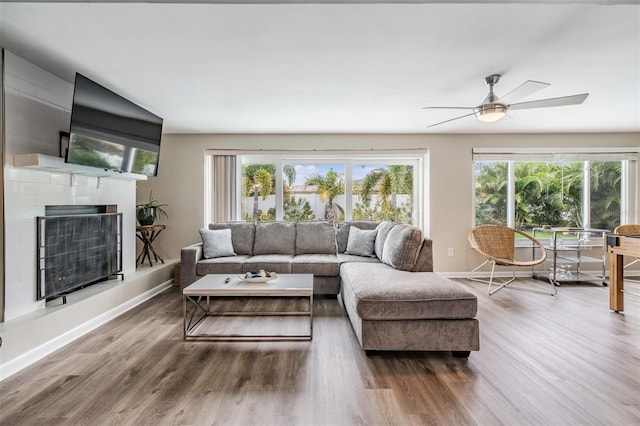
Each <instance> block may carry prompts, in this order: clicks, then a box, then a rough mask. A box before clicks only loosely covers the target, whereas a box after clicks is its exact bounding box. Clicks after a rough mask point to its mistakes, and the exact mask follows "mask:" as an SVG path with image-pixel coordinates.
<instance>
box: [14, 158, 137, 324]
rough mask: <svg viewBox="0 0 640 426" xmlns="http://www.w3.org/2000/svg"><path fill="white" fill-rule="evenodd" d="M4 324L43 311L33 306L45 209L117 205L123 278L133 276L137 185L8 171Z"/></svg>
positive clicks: (41, 305)
mask: <svg viewBox="0 0 640 426" xmlns="http://www.w3.org/2000/svg"><path fill="white" fill-rule="evenodd" d="M5 197H6V198H5V221H6V228H5V238H6V250H5V257H6V259H5V260H6V262H5V264H6V266H5V274H6V279H5V306H6V308H5V309H6V310H5V321H8V320H11V319H14V318H17V317H19V316H21V315H25V314H28V313H30V312H34V311H37V310H39V309H43V308H44V307H45V302H44V301H43V300H41V301H37V300H36V268H37V258H36V220H35V218H36V217H37V216H44V214H45V206H51V205H96V204H100V205H102V204H116V205H117V206H118V212H121V213H123V252H122V255H123V256H122V258H123V265H122V266H123V272H124V274H125V277H126V276H127V274H130V273H133V272H135V270H136V265H135V250H136V241H135V239H136V237H135V214H134V213H135V203H136V182H135V181H133V180H118V179H110V178H102V179H100V180H99V179H98V178H97V177H91V176H83V175H73V178H72V175H71V174H68V173H56V172H50V171H43V170H32V169H27V168H19V167H13V166H6V169H5Z"/></svg>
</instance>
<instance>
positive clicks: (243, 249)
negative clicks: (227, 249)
mask: <svg viewBox="0 0 640 426" xmlns="http://www.w3.org/2000/svg"><path fill="white" fill-rule="evenodd" d="M209 229H231V242H232V244H233V251H235V252H236V253H237V254H246V255H249V256H251V255H252V254H253V238H254V236H255V233H256V225H255V224H254V223H253V222H218V223H211V224H209Z"/></svg>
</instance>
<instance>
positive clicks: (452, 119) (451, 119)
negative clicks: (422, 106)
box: [427, 112, 475, 129]
mask: <svg viewBox="0 0 640 426" xmlns="http://www.w3.org/2000/svg"><path fill="white" fill-rule="evenodd" d="M470 115H475V112H472V113H471V114H465V115H461V116H459V117H456V118H450V119H449V120H444V121H440V122H438V123H436V124H431V125H429V126H427V129H428V128H429V127H433V126H439V125H440V124H444V123H448V122H450V121H454V120H458V119H460V118H464V117H469V116H470Z"/></svg>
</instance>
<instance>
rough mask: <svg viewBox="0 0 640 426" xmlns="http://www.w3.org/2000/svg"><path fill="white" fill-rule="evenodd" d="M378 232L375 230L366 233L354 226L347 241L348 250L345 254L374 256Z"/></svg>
mask: <svg viewBox="0 0 640 426" xmlns="http://www.w3.org/2000/svg"><path fill="white" fill-rule="evenodd" d="M377 232H378V231H377V230H375V229H372V230H370V231H365V230H362V229H360V228H356V227H355V226H352V227H351V228H350V229H349V239H348V240H347V249H346V250H345V254H353V255H356V256H369V257H371V256H373V255H374V254H373V250H374V246H375V242H376V234H377Z"/></svg>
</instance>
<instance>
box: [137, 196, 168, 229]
mask: <svg viewBox="0 0 640 426" xmlns="http://www.w3.org/2000/svg"><path fill="white" fill-rule="evenodd" d="M166 206H167V205H166V204H160V203H159V202H158V201H157V200H155V199H154V198H153V191H151V192H149V201H147V202H146V203H143V204H138V205H136V219H138V223H139V224H140V225H142V226H147V225H153V223H154V222H155V221H156V219H160V218H162V217H166V218H168V217H169V215H168V214H167V212H166V211H165V210H164V209H163V207H166Z"/></svg>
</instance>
